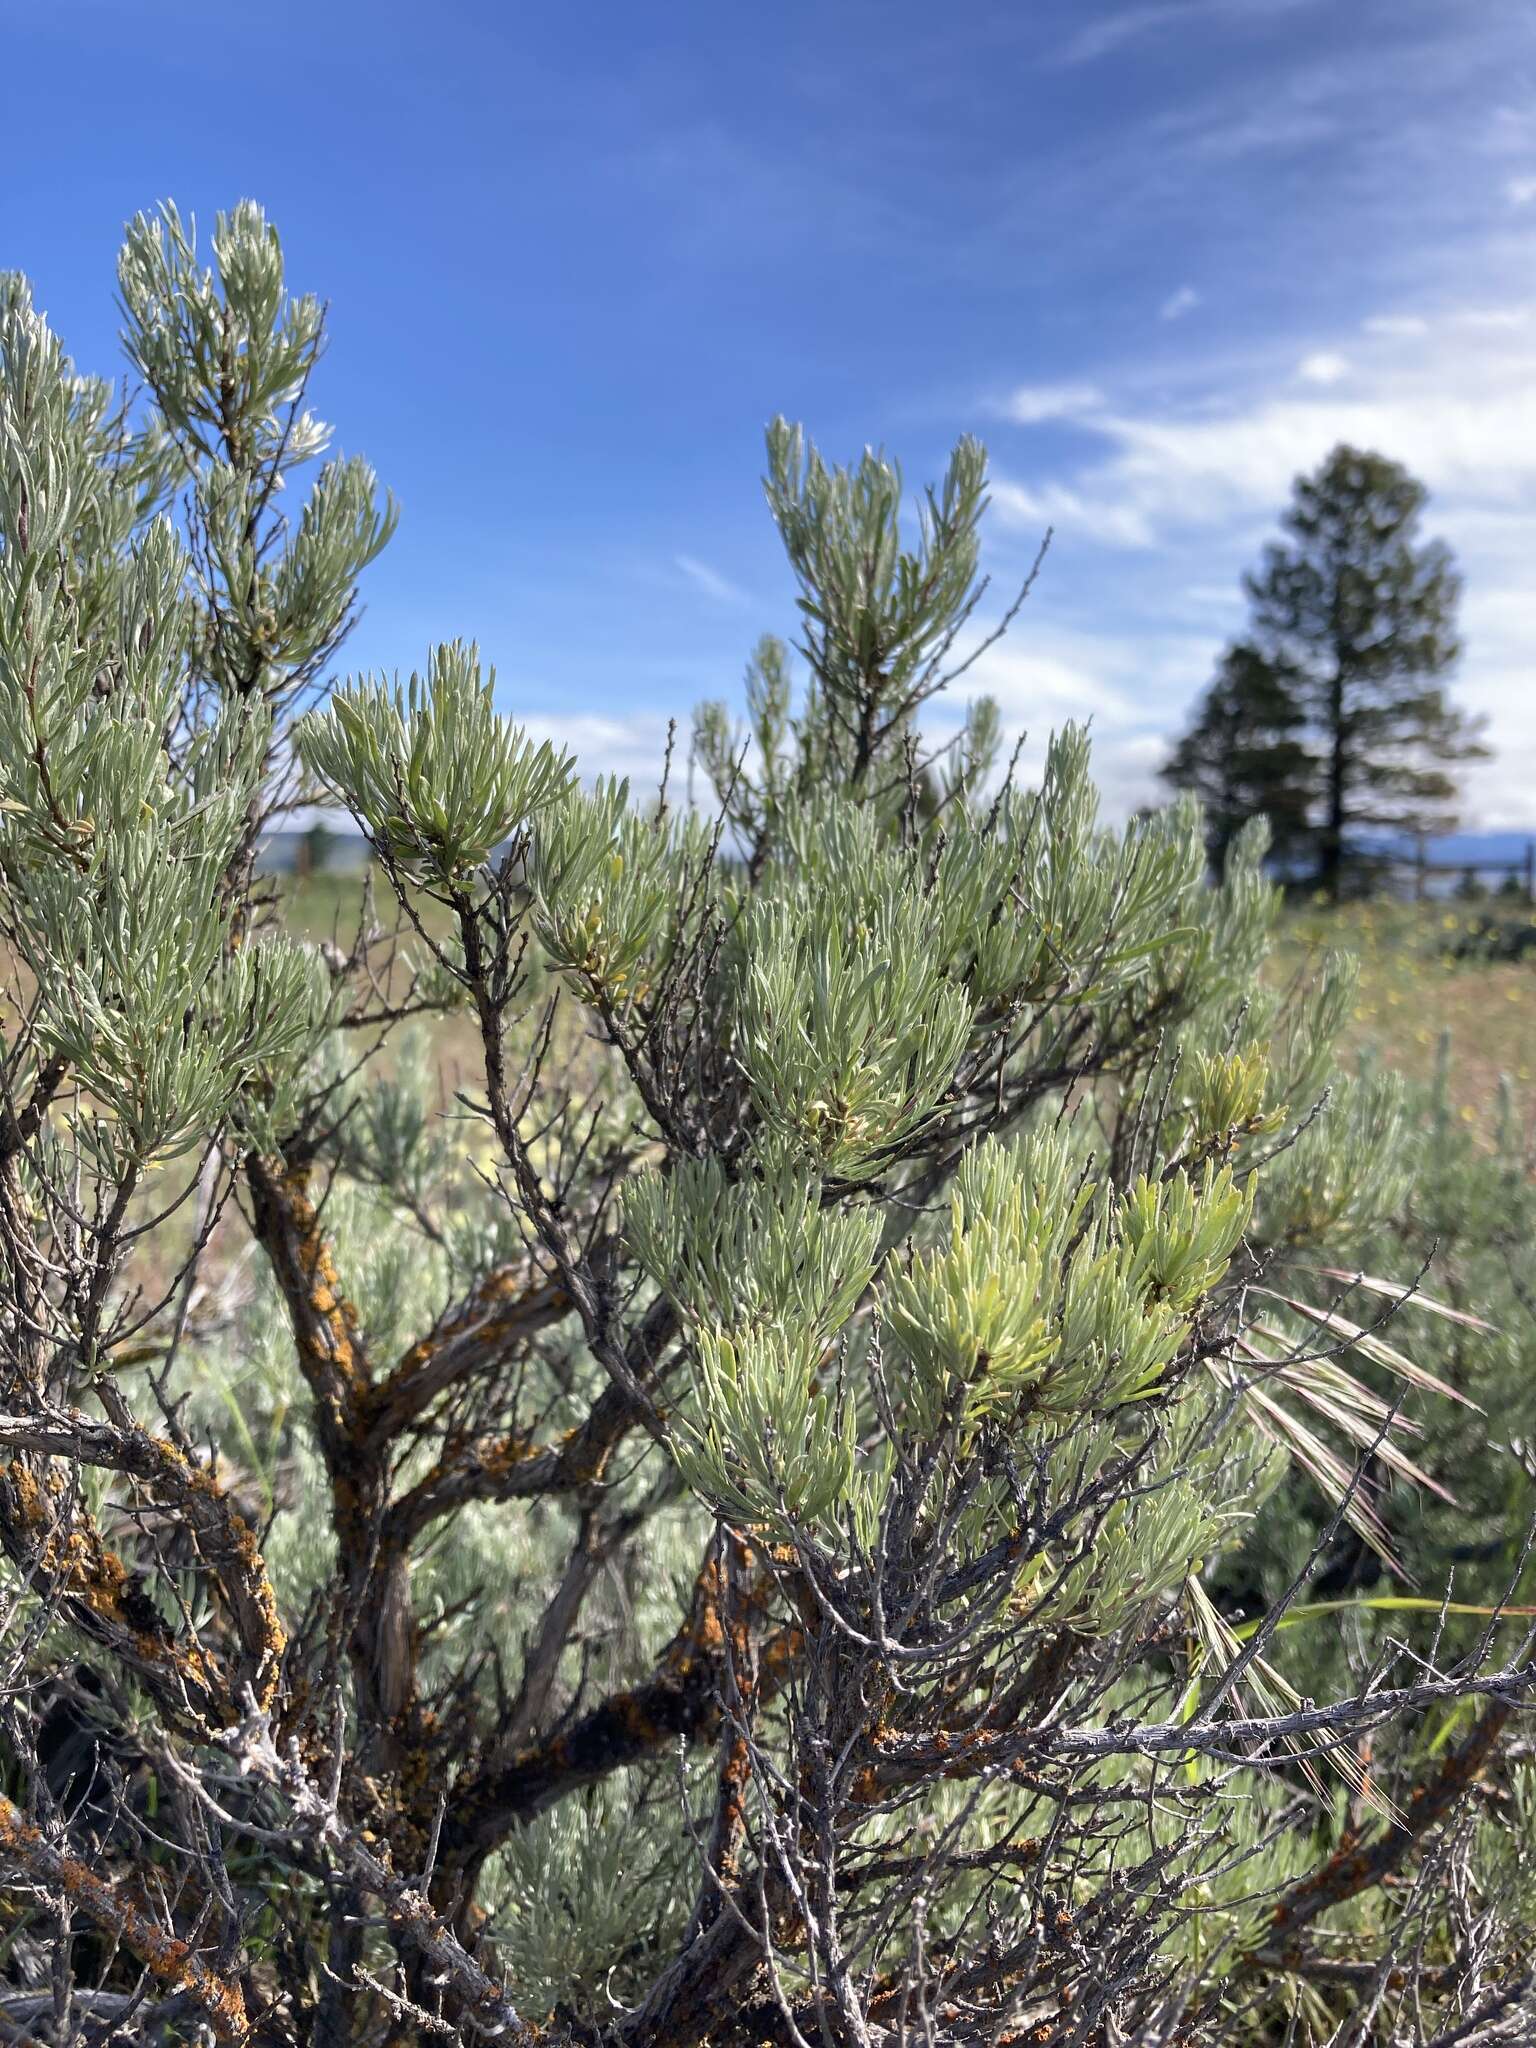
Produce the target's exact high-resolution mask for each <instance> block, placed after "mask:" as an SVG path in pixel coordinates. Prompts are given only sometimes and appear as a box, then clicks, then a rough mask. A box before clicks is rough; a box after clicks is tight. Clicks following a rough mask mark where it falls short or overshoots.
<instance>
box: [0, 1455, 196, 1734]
mask: <svg viewBox="0 0 1536 2048" xmlns="http://www.w3.org/2000/svg"><path fill="white" fill-rule="evenodd" d="M0 1541H3V1542H4V1545H5V1548H6V1550H7V1552H8V1554H9V1555H10V1557H11V1558H12V1560H13V1562H14V1563H15V1564H16V1566H17V1567H18V1569H19V1570H20V1571H21V1572H22V1573H24V1575H25V1576H26V1578H27V1579H28V1581H29V1582H30V1583H31V1584H32V1585H33V1586H34V1587H36V1588H37V1590H38V1591H39V1592H41V1593H43V1594H44V1595H45V1596H50V1597H52V1596H56V1597H57V1598H59V1599H60V1600H61V1601H62V1602H63V1603H64V1604H65V1607H66V1610H67V1612H68V1614H69V1616H70V1618H71V1619H72V1620H73V1621H74V1622H75V1623H76V1624H77V1626H79V1627H80V1628H82V1629H83V1630H84V1631H85V1633H86V1634H88V1635H89V1636H90V1637H91V1638H92V1639H93V1640H94V1641H96V1642H99V1643H100V1644H101V1645H102V1646H103V1647H104V1648H106V1649H109V1650H111V1651H112V1652H113V1653H114V1654H115V1655H117V1656H119V1657H121V1658H123V1659H124V1661H126V1662H127V1663H130V1664H131V1665H133V1666H134V1667H135V1669H136V1670H137V1671H138V1672H139V1674H140V1675H141V1677H142V1678H143V1680H144V1682H145V1683H146V1685H148V1686H149V1687H150V1688H151V1690H152V1691H153V1692H154V1694H155V1697H156V1699H157V1700H158V1701H159V1703H160V1705H161V1707H162V1708H163V1709H164V1710H165V1711H166V1712H167V1713H168V1714H169V1715H170V1716H171V1717H172V1718H173V1719H174V1720H175V1722H176V1723H177V1724H178V1725H181V1726H186V1727H189V1728H190V1729H191V1731H192V1732H193V1733H194V1734H198V1735H205V1734H206V1733H207V1732H208V1729H209V1727H210V1726H213V1725H219V1724H227V1723H228V1722H229V1721H230V1720H232V1719H233V1718H235V1716H234V1713H233V1711H232V1710H231V1709H230V1708H229V1703H228V1702H227V1699H226V1698H225V1689H224V1687H223V1686H222V1684H221V1683H220V1673H219V1669H218V1666H217V1663H216V1661H215V1660H213V1659H211V1658H210V1657H209V1656H208V1654H207V1653H206V1652H205V1651H204V1650H203V1649H202V1648H201V1646H200V1645H198V1644H196V1643H187V1642H182V1641H179V1640H178V1639H177V1637H176V1636H175V1635H174V1633H173V1632H172V1630H171V1628H170V1626H169V1624H168V1623H167V1621H166V1619H165V1617H164V1616H163V1615H162V1614H161V1612H160V1610H159V1609H158V1608H157V1607H156V1606H155V1604H154V1602H153V1601H152V1600H151V1599H150V1597H149V1595H148V1594H147V1593H146V1592H145V1591H144V1590H143V1588H142V1586H141V1585H140V1583H139V1580H138V1577H137V1575H136V1574H135V1573H134V1572H133V1570H132V1569H131V1568H130V1567H129V1566H128V1565H127V1564H126V1563H125V1562H124V1561H123V1559H122V1558H121V1557H119V1556H118V1554H117V1552H116V1551H115V1550H113V1549H111V1548H110V1546H109V1545H108V1544H107V1543H106V1542H104V1540H103V1539H102V1536H101V1532H100V1531H99V1530H98V1529H97V1527H96V1525H95V1523H94V1522H93V1521H92V1520H91V1519H90V1516H89V1515H88V1514H87V1512H86V1510H85V1509H84V1507H83V1506H82V1505H81V1504H80V1502H79V1501H77V1500H67V1499H66V1496H65V1489H64V1483H63V1481H62V1479H61V1478H60V1477H59V1476H58V1475H57V1473H55V1472H52V1471H47V1472H45V1475H44V1477H43V1478H41V1479H40V1478H39V1477H38V1475H37V1474H36V1473H35V1472H33V1471H32V1469H31V1468H30V1467H29V1466H28V1465H27V1463H26V1462H25V1461H24V1460H22V1459H20V1458H14V1459H11V1460H9V1461H8V1462H7V1463H6V1464H5V1465H3V1466H0Z"/></svg>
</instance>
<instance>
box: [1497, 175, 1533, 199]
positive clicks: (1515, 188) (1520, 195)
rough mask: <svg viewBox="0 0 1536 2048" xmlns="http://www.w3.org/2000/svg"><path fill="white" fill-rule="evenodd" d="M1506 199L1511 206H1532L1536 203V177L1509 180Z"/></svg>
mask: <svg viewBox="0 0 1536 2048" xmlns="http://www.w3.org/2000/svg"><path fill="white" fill-rule="evenodd" d="M1504 197H1505V198H1506V199H1507V200H1508V201H1509V203H1510V205H1511V206H1530V205H1532V204H1533V203H1536V177H1519V178H1511V179H1509V181H1508V182H1507V183H1506V185H1505V187H1504Z"/></svg>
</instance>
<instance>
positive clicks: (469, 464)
mask: <svg viewBox="0 0 1536 2048" xmlns="http://www.w3.org/2000/svg"><path fill="white" fill-rule="evenodd" d="M0 124H3V125H0V133H3V135H4V159H5V169H4V175H3V177H0V265H5V266H7V267H16V268H20V269H22V270H25V271H26V272H28V273H29V274H30V276H31V277H32V278H33V280H34V283H35V285H36V288H37V292H38V297H39V300H40V302H41V304H42V305H43V306H44V307H45V308H46V309H47V311H48V313H49V315H50V317H51V318H52V319H53V321H54V323H55V325H56V326H57V327H58V328H59V330H60V332H61V333H62V334H63V336H64V337H65V340H66V342H67V344H68V345H69V347H70V348H71V349H72V351H73V352H74V354H75V355H76V357H77V359H78V360H79V361H80V362H81V363H82V365H83V366H85V367H89V368H92V369H108V370H111V369H115V367H116V362H117V358H116V343H115V329H116V316H115V312H114V308H113V304H112V292H113V274H112V263H113V257H114V253H115V249H116V245H117V240H118V236H119V233H120V229H121V224H122V222H123V220H124V219H125V218H126V217H127V216H128V215H130V214H131V213H133V212H134V211H136V210H137V209H139V208H140V207H143V206H147V205H151V204H153V203H154V202H155V201H156V200H157V199H159V198H161V197H163V196H173V197H175V198H176V200H177V201H178V203H179V204H180V205H181V206H182V207H183V209H184V210H185V209H191V210H193V211H195V212H196V213H197V214H198V215H199V217H200V218H201V219H203V220H205V221H210V222H211V217H212V214H213V212H214V211H215V210H216V209H217V208H218V207H220V206H223V205H227V204H229V203H230V202H231V201H233V200H234V199H236V198H239V197H243V196H249V197H253V198H257V199H259V200H261V201H262V203H263V204H264V205H265V206H266V207H267V209H268V211H269V212H270V214H271V215H272V217H273V218H274V219H275V220H276V222H277V223H278V225H279V227H280V229H281V230H282V233H283V237H284V242H285V246H286V249H287V252H288V258H289V267H290V275H291V279H292V282H293V284H294V286H295V288H297V289H312V290H315V291H317V292H319V293H320V294H321V295H322V296H323V297H326V298H328V299H329V301H330V303H331V318H332V337H333V338H332V345H331V351H330V355H329V358H328V360H327V363H326V365H325V368H324V371H323V375H322V379H321V382H320V385H319V388H318V390H317V392H316V394H315V397H316V403H317V407H318V409H319V410H320V412H321V413H322V414H323V416H324V417H326V418H327V419H329V420H331V421H333V422H334V423H335V426H336V439H337V443H338V445H339V446H341V447H342V448H344V449H345V450H347V451H348V452H353V451H360V452H362V453H364V454H366V455H367V456H368V457H369V458H370V459H371V460H372V462H373V463H374V464H375V466H376V468H377V469H378V471H379V474H380V476H381V478H382V480H383V481H384V482H385V483H386V484H388V485H389V487H390V488H391V489H392V490H394V492H395V493H396V495H397V496H398V498H399V499H400V502H401V506H402V522H401V528H400V533H399V536H398V538H397V539H396V541H395V543H394V544H393V546H392V547H391V549H390V550H389V551H388V553H387V554H386V555H385V557H384V558H383V559H382V561H381V562H380V563H379V564H378V565H377V566H376V567H375V568H374V569H373V570H372V571H371V572H370V575H369V577H368V579H367V583H366V586H365V597H366V602H367V606H368V610H367V616H366V618H365V619H364V621H363V624H362V626H361V628H360V629H359V631H358V634H357V636H356V638H355V639H354V641H353V642H352V643H351V647H350V649H349V651H348V655H347V662H348V665H349V666H357V667H364V668H389V669H394V668H400V669H402V670H403V669H408V668H410V667H411V666H413V665H416V664H419V663H420V662H421V660H422V658H423V656H424V654H425V651H426V648H427V646H428V645H429V643H430V642H431V641H432V640H434V639H439V638H446V637H449V636H452V635H456V634H465V635H472V636H474V637H477V638H478V639H479V640H480V642H481V644H482V647H483V649H484V650H485V652H486V654H487V656H488V657H489V658H491V659H492V660H494V661H495V663H496V665H497V669H498V673H499V678H500V684H499V692H500V700H501V702H502V704H503V706H504V708H506V709H507V710H509V711H511V712H513V713H515V714H516V715H517V716H518V717H519V718H521V719H523V720H525V721H526V722H527V723H528V724H529V725H530V727H533V728H535V729H537V730H540V731H544V732H550V733H557V734H559V735H560V736H562V737H564V738H566V739H567V740H569V741H570V742H571V743H572V744H573V745H574V746H575V747H576V749H577V751H578V753H579V755H580V757H581V759H582V761H583V764H584V765H585V766H587V767H589V768H597V767H608V766H621V767H624V768H626V769H630V770H634V771H635V772H637V773H644V774H649V773H651V772H652V770H653V769H654V766H655V763H656V760H657V758H658V756H659V752H660V746H661V742H662V737H663V735H664V732H665V725H666V720H667V717H668V715H669V714H671V713H673V712H676V713H679V714H682V715H684V716H686V713H687V712H688V710H689V708H690V707H691V705H692V704H693V703H694V702H696V701H697V700H698V699H699V698H700V697H701V696H704V695H727V696H730V695H733V694H734V693H735V692H736V691H737V689H738V687H739V678H740V675H741V669H742V665H743V662H744V659H745V656H746V654H747V652H748V650H749V648H750V646H751V644H752V642H753V641H754V639H755V638H756V636H757V635H758V633H759V632H761V631H763V630H765V629H768V628H774V629H783V628H786V627H789V626H791V625H792V620H793V613H792V609H791V606H790V603H789V590H788V584H787V579H786V576H785V573H784V571H783V568H782V565H781V562H780V560H779V557H778V553H777V548H776V542H775V539H774V535H773V532H772V529H771V527H770V525H769V523H768V520H767V515H766V512H765V510H764V508H763V502H762V496H761V492H760V489H759V488H758V483H757V478H758V475H759V471H760V467H761V461H760V451H761V431H762V425H763V422H764V421H765V420H766V419H767V418H768V416H769V415H770V414H772V413H773V412H775V411H779V410H783V411H785V412H788V413H790V414H791V415H792V416H795V417H798V418H802V419H804V420H805V422H806V423H807V425H808V427H809V429H810V431H811V432H812V433H813V435H814V436H815V437H816V438H817V439H818V440H819V441H820V442H821V443H822V445H823V446H824V447H825V448H826V450H827V451H828V453H830V454H834V455H838V456H848V455H852V454H855V453H856V452H857V450H858V449H859V448H860V447H861V446H862V445H863V444H864V443H865V442H866V441H873V442H883V443H884V444H885V445H886V446H887V447H889V448H890V449H891V450H892V451H893V452H896V453H898V454H899V455H900V456H901V458H902V460H903V464H904V467H905V469H906V471H907V474H908V476H909V477H910V478H911V479H912V480H913V481H914V482H918V481H922V480H923V479H924V478H925V477H927V476H928V475H930V474H932V473H934V472H936V471H937V469H938V467H939V466H940V464H941V463H942V460H943V456H944V453H945V450H946V448H947V446H948V445H949V443H950V442H951V441H952V440H953V438H954V437H955V435H957V434H958V433H960V432H963V431H967V430H969V431H973V432H978V433H980V434H981V435H982V436H983V437H984V438H985V439H986V441H987V442H988V444H989V446H990V448H991V450H992V455H993V464H994V472H995V493H994V495H995V509H994V513H993V515H992V520H991V532H990V539H989V542H988V551H987V561H988V567H989V568H990V569H991V571H992V572H993V574H994V576H995V578H996V585H995V588H996V591H997V594H998V596H999V599H1001V597H1002V596H1003V594H1004V593H1005V591H1006V589H1007V587H1008V585H1009V584H1010V582H1011V581H1012V580H1014V579H1015V578H1017V577H1018V576H1020V575H1021V574H1022V572H1023V570H1024V569H1025V568H1026V567H1027V564H1028V560H1029V558H1030V557H1031V556H1032V555H1033V552H1034V549H1035V546H1036V544H1037V542H1038V539H1039V535H1040V531H1041V529H1042V527H1043V526H1044V525H1045V524H1046V523H1047V522H1050V523H1052V524H1053V525H1054V526H1055V529H1056V541H1055V545H1054V547H1053V549H1052V552H1051V556H1050V559H1049V562H1048V564H1047V568H1046V572H1045V575H1044V577H1043V579H1042V582H1041V584H1040V586H1039V588H1038V591H1037V593H1036V595H1035V596H1034V597H1033V598H1032V599H1031V601H1030V604H1029V606H1028V608H1027V610H1026V612H1025V614H1024V616H1023V617H1022V618H1021V620H1020V622H1019V624H1018V626H1017V628H1016V629H1015V632H1014V634H1013V635H1012V636H1011V638H1010V640H1009V642H1008V643H1007V645H1006V648H1005V649H1004V650H1002V651H1001V652H999V653H997V654H994V655H991V656H989V657H987V659H986V661H985V662H984V663H983V664H982V666H981V667H980V669H979V670H978V671H977V672H975V673H976V676H977V679H978V680H979V682H980V683H981V684H982V685H984V686H986V687H990V688H991V689H992V690H993V691H994V692H995V694H997V695H998V696H999V698H1000V699H1001V701H1002V704H1003V708H1004V712H1005V716H1006V719H1007V721H1008V723H1009V725H1010V726H1011V727H1012V728H1015V729H1018V728H1027V729H1028V731H1029V732H1030V734H1031V736H1032V744H1031V752H1034V751H1036V749H1037V748H1038V745H1039V743H1040V742H1042V741H1043V739H1044V736H1045V734H1046V733H1047V732H1048V730H1049V729H1050V727H1051V726H1052V725H1053V724H1056V723H1059V722H1060V721H1061V720H1063V719H1064V718H1066V717H1069V716H1085V715H1091V716H1092V717H1093V720H1094V729H1095V734H1096V759H1097V762H1098V768H1099V774H1100V779H1101V781H1102V783H1103V786H1104V789H1105V795H1106V803H1107V806H1108V807H1109V809H1110V810H1111V811H1114V812H1123V811H1124V810H1125V809H1126V808H1127V807H1129V806H1130V805H1131V804H1134V803H1135V802H1137V801H1140V800H1141V799H1142V798H1144V797H1145V796H1147V795H1149V794H1151V793H1152V791H1153V783H1152V779H1151V778H1152V771H1153V770H1154V768H1155V766H1156V763H1157V761H1158V760H1159V759H1160V757H1161V754H1162V752H1163V749H1164V746H1165V736H1166V734H1167V733H1168V732H1169V731H1170V730H1171V729H1173V728H1174V727H1176V726H1177V724H1178V723H1179V721H1180V719H1181V717H1182V716H1183V714H1184V712H1185V711H1186V709H1187V707H1188V705H1189V704H1190V702H1191V701H1192V700H1193V698H1194V697H1195V696H1196V694H1197V693H1198V691H1199V690H1200V688H1201V687H1202V686H1203V684H1204V682H1205V681H1206V679H1207V678H1208V675H1209V673H1210V669H1211V665H1212V662H1213V659H1214V657H1215V655H1216V654H1217V652H1218V651H1219V649H1220V646H1221V644H1222V642H1223V640H1224V639H1225V637H1227V636H1228V635H1229V634H1231V633H1232V632H1234V631H1235V630H1237V629H1238V627H1239V626H1240V624H1241V620H1242V604H1241V599H1240V595H1239V591H1238V575H1239V572H1240V570H1241V569H1242V567H1243V566H1244V565H1245V563H1246V562H1248V561H1250V560H1251V559H1252V558H1253V556H1254V555H1255V553H1256V551H1257V549H1258V547H1259V546H1260V544H1261V543H1262V541H1263V539H1264V537H1265V536H1266V534H1267V533H1268V532H1269V531H1270V530H1271V529H1272V526H1273V521H1274V517H1275V514H1276V512H1277V510H1278V509H1279V507H1280V505H1281V503H1282V502H1283V500H1284V497H1285V495H1286V492H1287V489H1288V486H1289V480H1290V478H1291V477H1292V476H1293V475H1294V474H1295V472H1296V471H1297V470H1298V469H1300V468H1303V467H1306V466H1310V465H1311V464H1312V463H1313V462H1315V461H1316V460H1317V459H1319V458H1320V457H1321V456H1322V455H1323V454H1324V453H1325V452H1326V450H1327V448H1328V447H1329V446H1330V445H1331V444H1332V443H1333V442H1334V441H1335V440H1338V439H1340V438H1352V439H1356V440H1361V441H1364V442H1366V443H1368V444H1371V445H1375V446H1378V447H1380V448H1382V449H1383V450H1384V451H1385V452H1387V453H1389V454H1392V455H1395V456H1397V457H1399V458H1400V459H1402V460H1405V461H1407V462H1408V463H1409V464H1410V465H1411V466H1412V467H1414V468H1415V469H1416V470H1417V471H1418V472H1419V473H1420V474H1421V475H1422V476H1423V477H1424V478H1425V480H1426V481H1427V482H1428V483H1429V485H1430V486H1431V488H1432V491H1433V493H1434V503H1433V508H1432V509H1433V513H1434V528H1435V530H1438V531H1440V532H1442V533H1444V534H1445V536H1446V537H1447V538H1448V539H1450V540H1451V542H1452V543H1453V545H1454V546H1455V547H1456V548H1457V550H1458V552H1459V554H1460V555H1461V557H1462V560H1463V565H1464V568H1465V570H1466V574H1467V578H1468V596H1467V602H1466V607H1465V612H1464V626H1465V631H1466V637H1467V643H1468V651H1467V657H1466V660H1465V663H1464V666H1463V670H1462V675H1461V680H1460V684H1459V689H1460V694H1461V696H1462V699H1463V700H1464V701H1465V702H1467V703H1468V704H1470V705H1471V706H1473V707H1474V708H1476V709H1479V710H1482V711H1485V712H1486V713H1487V714H1488V716H1489V720H1490V731H1491V735H1492V738H1493V740H1494V742H1495V745H1496V747H1497V749H1498V756H1497V759H1496V760H1495V761H1494V762H1493V763H1491V764H1490V765H1489V766H1488V767H1487V768H1485V769H1482V770H1479V771H1477V776H1476V780H1475V784H1474V786H1473V788H1472V790H1471V792H1470V801H1469V803H1468V806H1467V812H1468V817H1467V822H1468V823H1469V824H1472V823H1476V824H1479V825H1486V826H1489V827H1493V826H1500V827H1502V826H1514V827H1522V826H1532V827H1536V715H1533V712H1532V684H1531V677H1532V671H1533V662H1532V653H1533V644H1536V631H1533V626H1536V617H1533V611H1536V605H1533V599H1532V587H1533V577H1536V270H1533V258H1536V8H1533V7H1532V6H1531V5H1530V4H1529V0H1131V4H1123V5H1122V4H1117V0H1012V4H1000V0H964V4H961V5H959V6H954V7H950V8H947V9H935V8H933V7H932V6H931V5H928V4H913V0H813V4H801V0H777V4H775V5H773V6H766V5H764V6H758V7H750V8H749V7H731V6H725V7H722V6H720V5H718V4H716V5H713V6H705V5H701V4H695V0H671V4H669V5H666V6H656V7H635V6H633V5H621V4H618V0H588V4H586V5H571V4H566V5H563V6H540V7H533V6H526V5H524V6H516V5H512V6H500V7H498V6H492V5H488V4H480V0H477V4H465V0H435V4H431V5H424V4H421V0H414V4H411V5H409V6H397V5H393V4H374V5H369V6H366V7H365V6H362V5H353V4H340V0H312V4H310V5H309V6H307V7H298V6H293V5H289V4H287V0H282V4H273V5H267V6H264V7H259V8H258V7H241V8H231V7H226V6H222V5H218V4H216V0H199V4H196V5H193V4H191V0H131V4H123V0H112V4H105V0H54V4H53V5H52V6H50V7H47V8H40V7H38V6H36V5H35V4H29V5H26V6H22V5H18V4H16V0H0Z"/></svg>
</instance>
